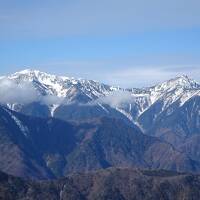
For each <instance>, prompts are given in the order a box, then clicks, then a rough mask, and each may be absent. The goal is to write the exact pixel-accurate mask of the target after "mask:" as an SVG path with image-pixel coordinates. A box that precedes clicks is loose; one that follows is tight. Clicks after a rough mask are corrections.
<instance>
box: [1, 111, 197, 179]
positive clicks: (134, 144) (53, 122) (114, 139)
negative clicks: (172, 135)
mask: <svg viewBox="0 0 200 200" xmlns="http://www.w3.org/2000/svg"><path fill="white" fill-rule="evenodd" d="M0 114H1V115H0V130H1V131H0V170H2V171H4V172H7V173H9V174H13V175H16V176H21V177H25V178H35V179H46V178H56V177H62V176H65V175H67V174H69V173H72V172H85V171H91V170H97V169H104V168H108V167H112V166H115V167H133V168H135V167H140V168H149V169H168V170H177V171H190V172H199V171H200V163H199V161H195V160H193V159H191V158H190V157H189V156H188V155H187V154H185V153H181V152H180V151H178V150H176V149H175V148H174V147H173V146H172V145H170V144H168V143H165V142H163V141H161V140H159V139H157V138H155V137H151V136H147V135H144V134H143V133H142V132H141V131H140V129H139V128H138V127H136V126H134V125H133V124H132V125H129V124H127V123H126V122H124V121H123V120H121V119H114V118H113V119H112V118H96V119H93V120H87V121H85V122H66V121H61V120H58V119H54V118H48V119H43V118H35V117H34V118H33V117H28V116H25V115H22V114H19V113H16V112H13V111H11V110H9V109H8V108H5V107H0Z"/></svg>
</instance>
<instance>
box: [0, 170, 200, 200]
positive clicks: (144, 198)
mask: <svg viewBox="0 0 200 200" xmlns="http://www.w3.org/2000/svg"><path fill="white" fill-rule="evenodd" d="M199 189H200V177H199V176H198V175H192V174H178V173H175V172H167V171H146V170H145V171H144V170H133V169H114V168H110V169H107V170H100V171H98V172H91V173H86V174H82V173H81V174H73V175H70V176H67V177H66V178H64V179H61V180H56V181H46V182H34V181H25V180H22V179H20V178H15V177H12V176H9V175H6V174H4V173H0V198H1V199H8V200H18V199H27V200H35V199H49V200H59V199H62V200H69V199H70V200H83V199H84V200H94V199H97V200H103V199H105V200H107V199H110V200H116V199H120V200H134V199H137V200H150V199H159V200H164V199H170V200H182V199H193V200H198V199H199V196H200V190H199Z"/></svg>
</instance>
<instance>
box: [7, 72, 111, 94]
mask: <svg viewBox="0 0 200 200" xmlns="http://www.w3.org/2000/svg"><path fill="white" fill-rule="evenodd" d="M7 78H8V79H10V80H15V81H17V82H18V83H20V82H33V83H34V86H38V87H40V88H43V89H44V90H45V93H47V94H52V95H55V96H58V97H66V96H67V93H68V92H69V91H70V90H71V89H72V88H75V90H80V91H82V92H83V93H85V94H86V95H88V96H90V97H91V98H92V97H98V96H101V95H102V94H106V93H108V92H109V91H111V90H113V87H110V86H108V85H105V84H101V83H99V82H97V81H94V80H86V79H81V78H78V79H76V78H74V77H68V76H57V75H52V74H48V73H45V72H41V71H39V70H32V69H25V70H22V71H19V72H16V73H14V74H12V75H10V76H8V77H7Z"/></svg>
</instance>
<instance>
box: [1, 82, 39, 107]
mask: <svg viewBox="0 0 200 200" xmlns="http://www.w3.org/2000/svg"><path fill="white" fill-rule="evenodd" d="M37 99H38V95H37V93H36V91H35V89H34V88H33V86H32V85H31V84H28V83H26V84H23V83H22V84H20V85H18V84H16V83H14V82H13V81H11V80H9V79H3V80H1V81H0V102H2V103H11V104H12V103H16V102H21V103H30V102H33V101H36V100H37Z"/></svg>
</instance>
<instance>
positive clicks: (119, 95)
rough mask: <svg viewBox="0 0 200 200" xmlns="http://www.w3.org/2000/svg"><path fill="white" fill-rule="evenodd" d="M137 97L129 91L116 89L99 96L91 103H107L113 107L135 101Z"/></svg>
mask: <svg viewBox="0 0 200 200" xmlns="http://www.w3.org/2000/svg"><path fill="white" fill-rule="evenodd" d="M134 102H135V98H134V97H133V96H132V95H131V93H130V92H128V91H114V92H111V93H110V94H109V95H107V96H103V97H100V98H98V99H97V100H95V101H93V102H92V103H90V105H95V104H106V105H109V106H111V107H113V108H116V107H120V106H122V105H123V104H129V103H134Z"/></svg>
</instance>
